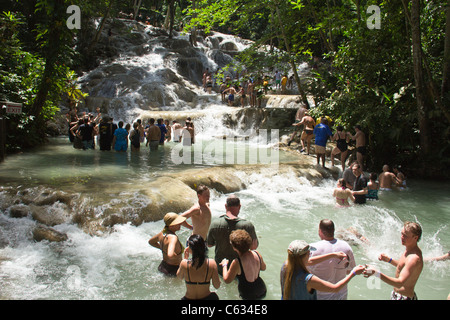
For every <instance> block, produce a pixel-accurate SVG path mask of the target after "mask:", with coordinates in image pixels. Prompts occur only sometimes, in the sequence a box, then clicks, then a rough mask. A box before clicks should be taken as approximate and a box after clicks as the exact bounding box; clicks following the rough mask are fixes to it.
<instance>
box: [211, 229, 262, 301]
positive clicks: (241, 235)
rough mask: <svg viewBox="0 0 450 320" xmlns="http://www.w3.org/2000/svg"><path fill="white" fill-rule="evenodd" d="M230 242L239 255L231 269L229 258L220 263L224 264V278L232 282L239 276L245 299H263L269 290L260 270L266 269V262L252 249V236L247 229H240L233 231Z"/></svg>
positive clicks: (239, 286)
mask: <svg viewBox="0 0 450 320" xmlns="http://www.w3.org/2000/svg"><path fill="white" fill-rule="evenodd" d="M230 242H231V245H232V246H233V249H234V251H236V252H237V253H238V255H239V257H238V258H237V259H234V260H233V262H231V265H230V268H229V269H228V268H227V266H228V259H223V261H222V262H221V263H220V265H221V266H223V280H224V281H225V283H230V282H231V281H233V280H234V278H237V279H238V282H239V284H238V290H239V295H240V296H241V298H242V299H243V300H259V299H263V298H264V297H265V296H266V291H267V290H266V284H265V283H264V280H263V279H261V277H260V276H259V272H260V271H264V270H266V264H265V263H264V260H263V258H262V257H261V255H260V254H259V253H258V252H257V251H256V250H255V251H253V250H250V246H251V244H252V238H251V237H250V235H249V234H248V232H247V231H245V230H242V229H239V230H235V231H233V232H231V234H230Z"/></svg>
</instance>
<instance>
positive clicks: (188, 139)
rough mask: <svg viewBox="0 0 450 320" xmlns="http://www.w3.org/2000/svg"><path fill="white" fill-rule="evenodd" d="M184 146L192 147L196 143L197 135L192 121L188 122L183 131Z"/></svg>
mask: <svg viewBox="0 0 450 320" xmlns="http://www.w3.org/2000/svg"><path fill="white" fill-rule="evenodd" d="M181 135H182V140H183V146H187V147H189V146H191V145H192V144H193V143H194V142H195V140H194V139H195V133H194V128H193V125H192V122H191V121H188V120H186V126H185V127H184V128H183V131H182V134H181Z"/></svg>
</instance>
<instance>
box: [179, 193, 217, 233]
mask: <svg viewBox="0 0 450 320" xmlns="http://www.w3.org/2000/svg"><path fill="white" fill-rule="evenodd" d="M197 197H198V203H196V204H194V205H193V206H192V207H191V208H190V209H189V210H188V211H186V212H184V213H183V214H181V216H182V217H185V218H186V219H189V218H191V219H192V227H193V231H192V234H198V235H201V236H202V237H203V239H204V240H205V241H206V236H207V235H208V230H209V226H210V224H211V209H210V208H209V197H210V192H209V189H208V187H207V186H204V185H200V186H198V188H197Z"/></svg>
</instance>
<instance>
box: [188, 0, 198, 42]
mask: <svg viewBox="0 0 450 320" xmlns="http://www.w3.org/2000/svg"><path fill="white" fill-rule="evenodd" d="M196 5H197V2H196V0H192V9H194V10H195V9H196ZM196 17H197V14H195V15H194V16H193V18H196ZM189 39H190V40H191V44H192V46H196V45H197V28H196V27H195V26H193V27H192V29H191V36H190V38H189Z"/></svg>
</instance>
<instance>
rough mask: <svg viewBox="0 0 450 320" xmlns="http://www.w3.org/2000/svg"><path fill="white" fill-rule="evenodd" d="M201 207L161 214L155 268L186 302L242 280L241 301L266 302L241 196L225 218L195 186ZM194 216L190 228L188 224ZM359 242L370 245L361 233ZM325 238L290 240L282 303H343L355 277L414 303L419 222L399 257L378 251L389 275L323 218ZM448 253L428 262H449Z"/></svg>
mask: <svg viewBox="0 0 450 320" xmlns="http://www.w3.org/2000/svg"><path fill="white" fill-rule="evenodd" d="M196 191H197V198H198V202H197V203H195V204H194V205H193V206H192V207H191V208H190V209H188V210H187V211H185V212H183V213H181V214H177V213H174V212H169V213H167V214H166V215H165V216H164V229H163V230H162V231H161V232H159V233H158V234H155V235H153V236H152V237H151V238H150V240H149V244H150V245H151V246H153V247H155V248H157V249H159V250H161V252H162V261H161V263H160V265H159V267H158V270H159V271H160V272H162V273H163V274H165V275H166V276H169V277H178V278H179V279H180V280H184V282H185V285H186V292H185V295H184V296H183V297H182V299H183V300H218V299H219V296H218V295H217V293H216V292H214V291H211V284H212V285H213V287H214V288H216V289H218V288H219V287H220V286H221V283H222V281H223V282H225V283H226V284H228V283H230V282H232V281H233V280H234V279H237V284H238V287H237V292H236V297H238V296H239V297H240V298H242V299H243V300H259V299H263V298H265V297H266V294H267V286H266V284H265V282H264V280H263V277H261V271H264V270H266V268H267V266H266V263H265V261H264V258H263V256H262V255H261V253H260V252H258V251H257V249H258V246H259V240H258V236H257V233H256V230H255V226H254V225H253V223H252V222H250V221H248V220H246V219H243V218H241V217H239V213H240V210H241V202H240V199H239V198H238V197H237V196H236V195H230V196H228V197H227V199H226V203H225V213H224V214H222V215H220V216H218V217H215V218H214V219H213V218H212V214H211V209H210V205H209V202H210V190H209V188H208V187H206V186H204V185H200V186H198V188H197V190H196ZM188 219H191V224H190V223H188ZM181 227H186V228H188V229H190V230H192V234H191V235H190V236H189V237H188V239H187V241H186V247H184V246H183V244H182V241H180V239H179V237H178V235H177V232H178V231H179V230H180V229H181ZM349 232H352V233H354V234H355V235H357V236H358V237H359V238H360V239H361V241H368V240H367V239H365V238H364V237H363V236H361V235H359V234H358V233H357V232H355V231H354V230H353V231H351V230H350V231H349ZM318 234H319V237H320V239H321V240H320V241H318V242H315V243H308V242H306V241H304V240H293V241H292V242H291V243H290V244H289V246H288V247H287V258H286V260H285V261H284V262H282V261H280V267H281V268H280V289H281V298H282V299H283V300H345V299H347V295H348V289H347V284H348V283H349V282H350V281H351V280H352V279H353V278H354V277H355V276H358V275H361V274H362V275H364V276H365V277H370V276H376V277H378V278H379V279H380V280H381V281H384V282H385V283H387V284H388V285H390V286H392V287H393V291H392V294H391V299H393V300H415V299H417V295H416V293H415V291H414V288H415V285H416V282H417V280H418V279H419V276H420V273H421V271H422V268H423V262H424V259H423V257H422V252H421V250H420V248H419V247H418V244H417V243H418V242H419V241H420V239H421V236H422V228H421V226H420V225H419V224H418V223H415V222H409V221H407V222H405V223H404V225H403V227H402V229H401V231H400V234H399V236H400V239H401V243H402V245H403V246H405V251H404V253H403V254H402V255H401V256H400V257H398V258H397V257H390V256H387V255H386V254H384V253H381V254H380V255H379V257H378V259H379V260H380V261H384V262H386V263H388V264H391V265H392V266H393V267H395V268H396V273H395V276H389V275H387V274H384V273H382V272H380V271H379V270H378V269H377V268H375V267H373V266H370V265H367V264H365V265H361V264H360V265H357V264H356V261H355V258H354V255H353V251H352V248H351V247H350V245H349V244H348V243H347V242H346V241H345V240H341V239H337V238H336V237H335V225H334V222H333V221H332V220H329V219H323V220H321V221H320V222H319V225H318ZM209 247H214V259H210V258H208V248H209ZM449 258H450V255H449V253H447V254H445V255H444V256H442V257H436V258H433V259H428V260H446V259H449Z"/></svg>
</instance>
